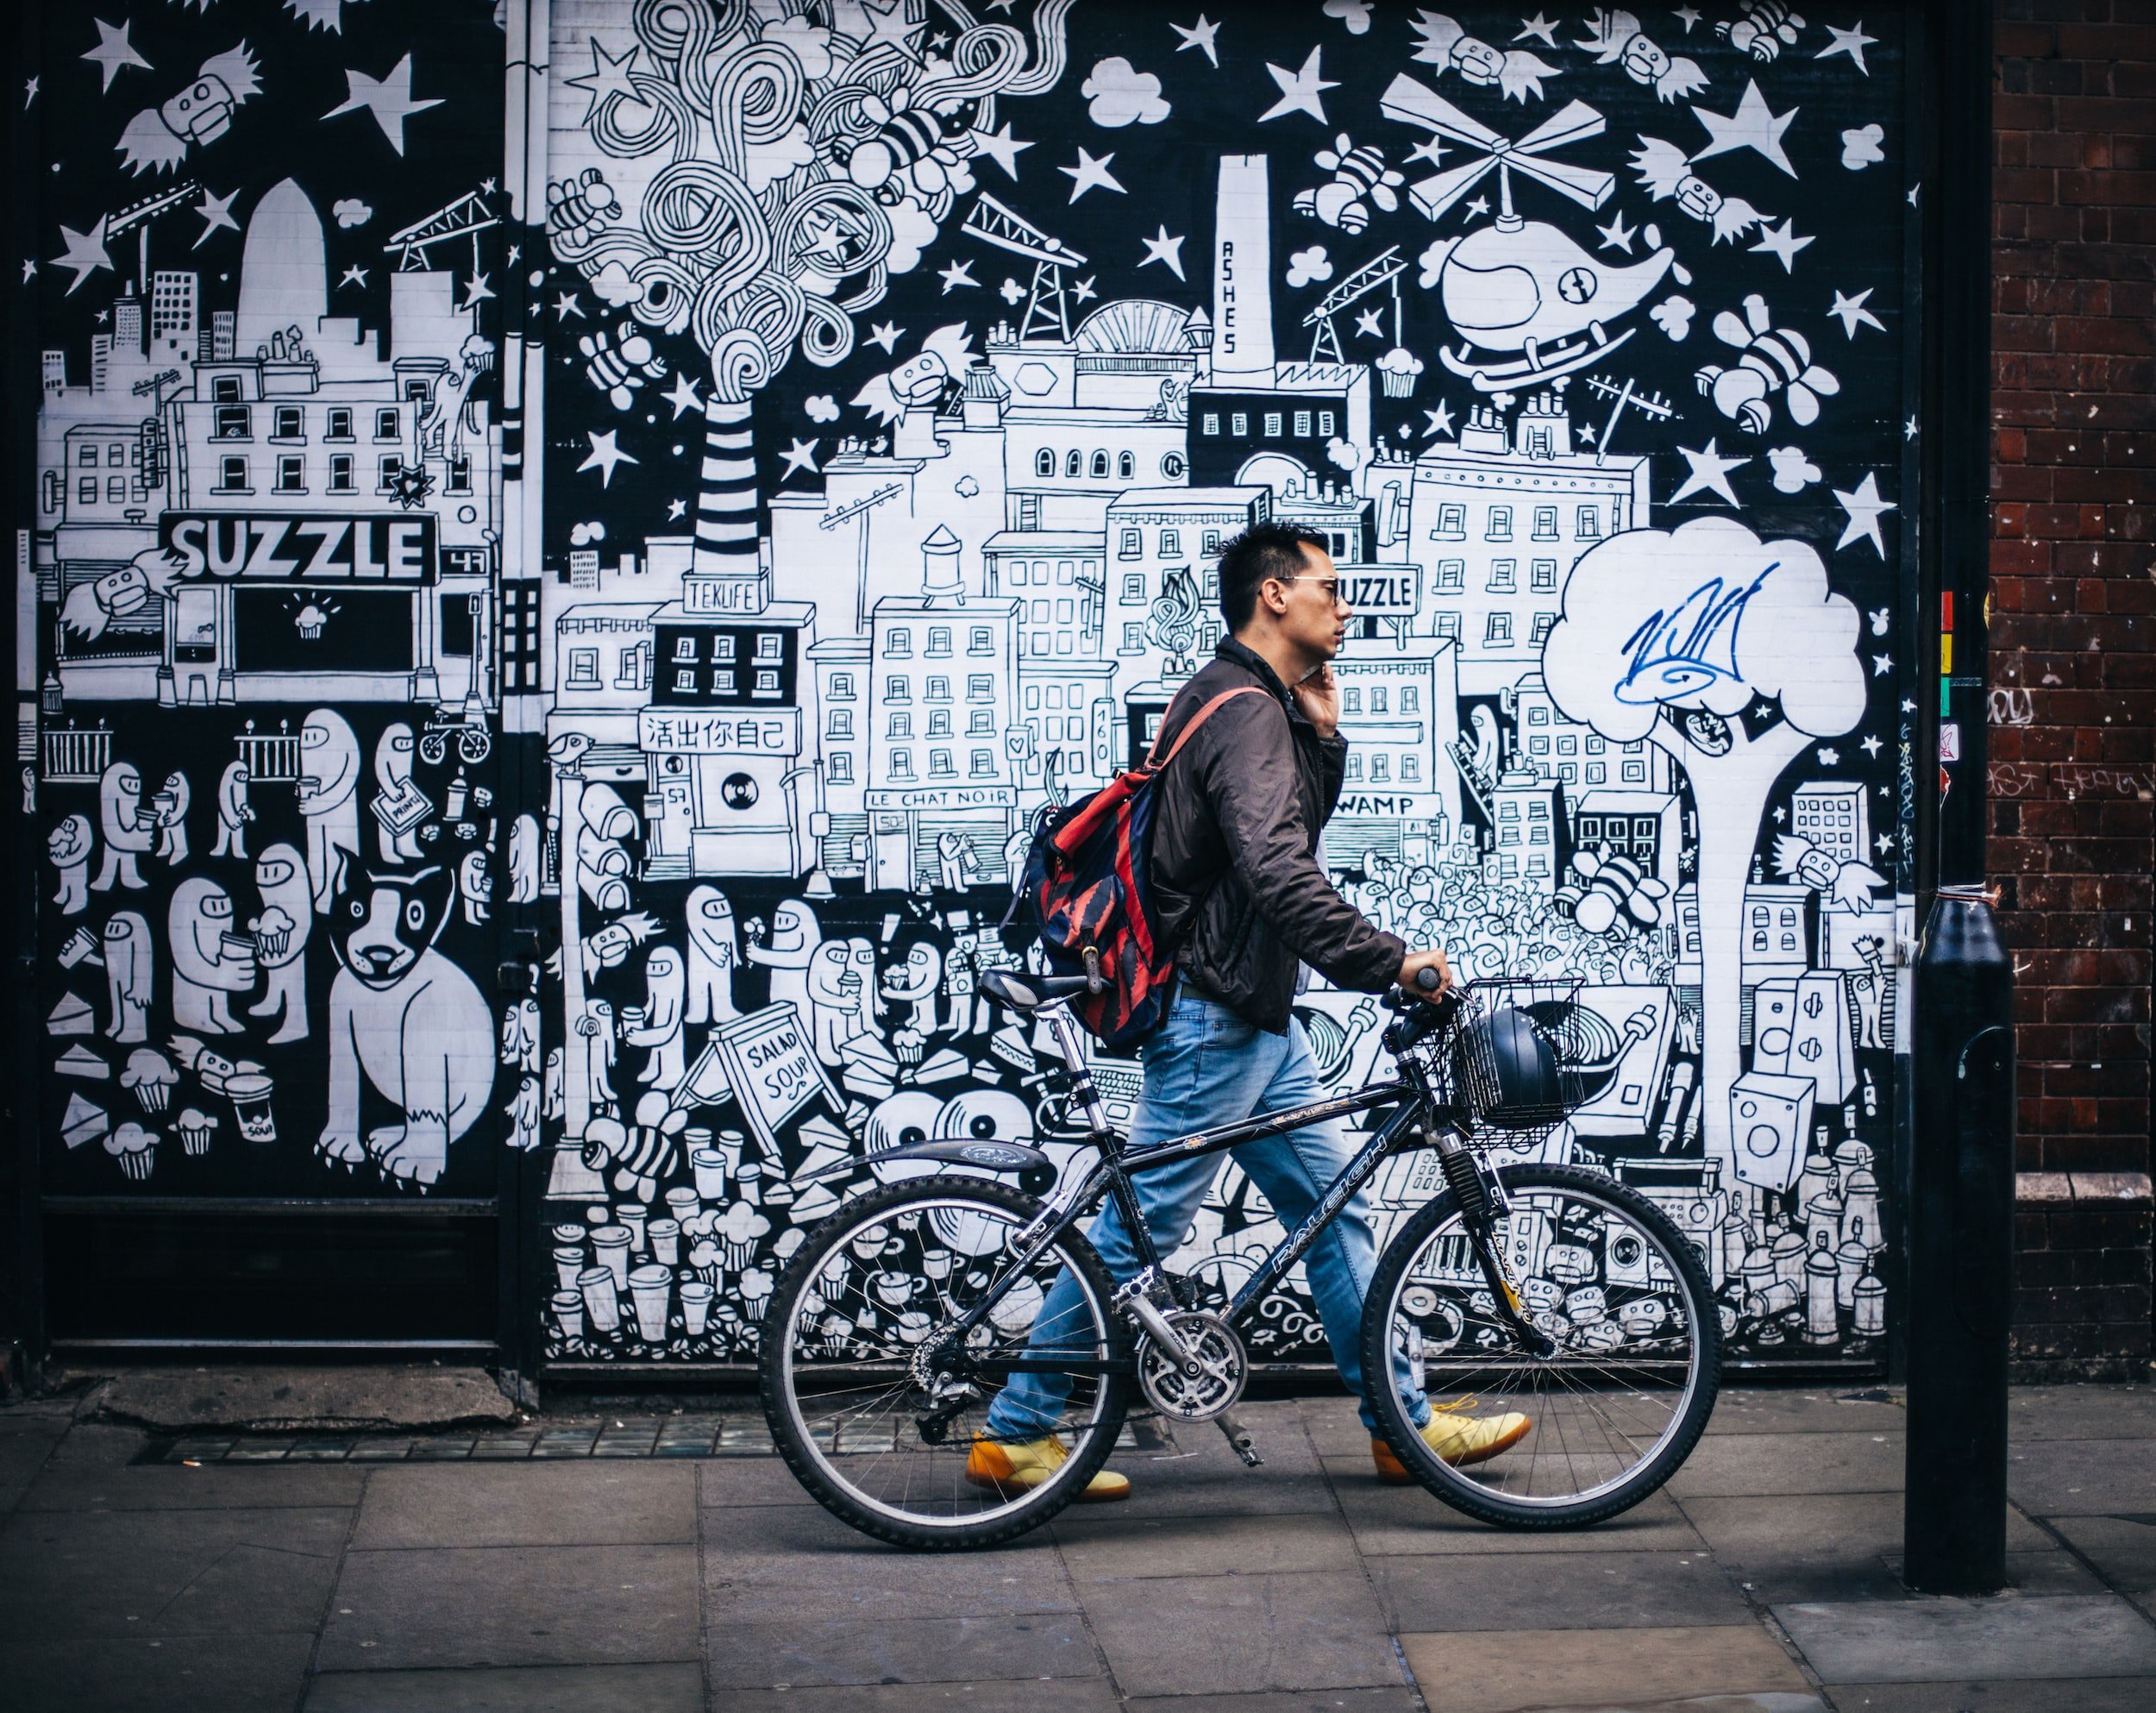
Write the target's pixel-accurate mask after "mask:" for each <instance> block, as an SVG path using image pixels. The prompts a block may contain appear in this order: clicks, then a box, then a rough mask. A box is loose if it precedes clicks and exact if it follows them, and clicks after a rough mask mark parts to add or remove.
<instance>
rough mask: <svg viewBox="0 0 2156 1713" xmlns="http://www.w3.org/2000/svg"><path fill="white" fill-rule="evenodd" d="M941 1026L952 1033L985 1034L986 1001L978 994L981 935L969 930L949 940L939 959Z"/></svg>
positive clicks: (988, 1009)
mask: <svg viewBox="0 0 2156 1713" xmlns="http://www.w3.org/2000/svg"><path fill="white" fill-rule="evenodd" d="M943 995H944V1000H943V1027H944V1029H945V1030H946V1031H948V1032H950V1033H951V1034H953V1035H956V1036H961V1037H963V1036H967V1035H975V1034H986V1033H987V1030H988V1026H989V1024H990V1021H991V1018H990V1010H991V1007H990V1006H989V1004H988V1001H987V1000H985V999H983V998H981V936H980V935H979V934H977V933H974V932H971V931H970V930H968V931H964V932H960V933H959V934H958V935H957V936H956V938H954V939H953V940H952V942H951V949H950V957H946V958H945V959H944V960H943Z"/></svg>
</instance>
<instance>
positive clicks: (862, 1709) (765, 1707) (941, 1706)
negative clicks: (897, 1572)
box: [708, 1678, 1421, 1713]
mask: <svg viewBox="0 0 2156 1713" xmlns="http://www.w3.org/2000/svg"><path fill="white" fill-rule="evenodd" d="M1126 1705H1128V1706H1131V1707H1135V1706H1137V1705H1138V1703H1135V1702H1133V1703H1128V1704H1126V1703H1125V1701H1124V1700H1123V1699H1122V1697H1119V1695H1117V1694H1116V1692H1115V1686H1114V1685H1112V1684H1111V1683H1110V1682H1109V1681H1108V1680H1107V1679H1106V1678H1035V1679H1033V1680H1032V1681H1031V1682H1027V1683H1017V1682H1008V1681H996V1680H993V1679H983V1680H982V1681H981V1682H978V1683H931V1684H865V1685H858V1686H849V1687H845V1688H836V1689H813V1688H787V1689H723V1690H719V1691H717V1692H716V1693H714V1694H713V1695H712V1697H711V1700H710V1702H709V1703H708V1706H709V1708H710V1710H711V1713H1009V1710H1011V1709H1013V1708H1019V1707H1022V1708H1024V1709H1025V1713H1123V1710H1124V1708H1125V1706H1126ZM1146 1705H1149V1706H1151V1705H1158V1704H1156V1703H1147V1704H1146ZM1370 1713H1391V1710H1390V1709H1389V1708H1388V1709H1383V1710H1378V1709H1372V1710H1370ZM1415 1713H1421V1709H1420V1707H1417V1709H1416V1710H1415Z"/></svg>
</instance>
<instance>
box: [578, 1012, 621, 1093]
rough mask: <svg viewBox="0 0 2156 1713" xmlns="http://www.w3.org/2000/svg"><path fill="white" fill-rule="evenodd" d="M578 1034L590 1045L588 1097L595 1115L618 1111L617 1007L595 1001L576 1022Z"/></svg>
mask: <svg viewBox="0 0 2156 1713" xmlns="http://www.w3.org/2000/svg"><path fill="white" fill-rule="evenodd" d="M576 1032H577V1033H578V1034H580V1035H581V1036H583V1037H584V1038H586V1040H588V1041H590V1042H591V1044H592V1045H591V1050H590V1051H588V1052H586V1054H585V1055H584V1067H585V1070H584V1083H585V1097H586V1099H587V1100H588V1101H590V1102H591V1106H592V1111H593V1112H595V1113H611V1112H612V1111H613V1110H614V1079H613V1070H614V1045H615V1037H614V1007H612V1006H611V1005H609V1004H608V1003H607V1002H606V1001H605V1000H593V1001H591V1002H590V1003H589V1004H588V1005H586V1007H584V1015H583V1016H581V1017H580V1018H578V1019H577V1020H576Z"/></svg>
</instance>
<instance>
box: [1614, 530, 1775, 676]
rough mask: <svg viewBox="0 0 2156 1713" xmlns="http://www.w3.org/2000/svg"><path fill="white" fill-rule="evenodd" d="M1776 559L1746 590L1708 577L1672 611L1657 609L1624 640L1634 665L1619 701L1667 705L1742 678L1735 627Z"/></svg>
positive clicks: (1627, 653) (1742, 620)
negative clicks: (1726, 586)
mask: <svg viewBox="0 0 2156 1713" xmlns="http://www.w3.org/2000/svg"><path fill="white" fill-rule="evenodd" d="M1780 565H1781V561H1779V560H1776V561H1775V562H1773V563H1772V564H1771V565H1769V566H1768V567H1767V568H1766V569H1765V570H1764V571H1762V572H1761V573H1760V574H1758V576H1757V577H1755V578H1753V579H1752V582H1751V584H1750V585H1749V586H1748V587H1744V588H1733V589H1731V590H1729V591H1728V592H1727V593H1723V590H1722V580H1721V579H1720V577H1709V578H1708V580H1706V581H1705V582H1703V583H1702V584H1701V585H1700V586H1699V587H1697V588H1695V589H1694V590H1693V591H1692V593H1690V594H1689V595H1687V596H1685V598H1684V599H1683V602H1682V603H1680V604H1679V606H1677V611H1676V612H1670V613H1664V612H1662V611H1661V610H1659V609H1657V610H1656V611H1655V612H1652V613H1651V614H1650V615H1649V616H1648V618H1647V621H1646V623H1645V624H1642V625H1641V626H1640V627H1639V629H1638V630H1637V631H1633V633H1632V635H1631V636H1629V637H1626V639H1625V652H1626V655H1627V656H1629V657H1630V659H1631V662H1632V664H1631V666H1630V667H1629V668H1627V669H1626V673H1625V675H1624V676H1623V677H1622V678H1620V679H1619V680H1618V681H1617V685H1616V694H1617V700H1619V701H1620V702H1633V703H1640V702H1667V701H1672V700H1676V699H1677V697H1680V696H1688V695H1690V694H1692V693H1694V692H1695V691H1699V690H1704V689H1706V688H1707V687H1708V686H1709V685H1712V684H1714V683H1715V682H1716V681H1719V680H1721V679H1725V678H1727V679H1731V680H1735V679H1739V678H1741V677H1742V676H1743V674H1742V673H1740V672H1739V671H1738V669H1737V629H1738V626H1739V625H1740V624H1743V623H1744V617H1745V603H1746V602H1748V601H1749V600H1750V599H1752V596H1754V595H1756V594H1758V593H1759V589H1760V586H1761V585H1762V584H1764V582H1765V581H1766V580H1767V579H1768V578H1769V577H1771V576H1772V575H1773V574H1774V573H1775V572H1776V570H1777V568H1779V567H1780Z"/></svg>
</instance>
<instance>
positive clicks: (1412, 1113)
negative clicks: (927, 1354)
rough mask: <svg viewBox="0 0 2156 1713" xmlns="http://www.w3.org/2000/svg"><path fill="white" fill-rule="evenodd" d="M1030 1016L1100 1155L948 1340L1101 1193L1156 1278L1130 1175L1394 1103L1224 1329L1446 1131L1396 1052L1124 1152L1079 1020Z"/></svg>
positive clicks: (1143, 1274)
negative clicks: (1342, 1080) (1260, 1108)
mask: <svg viewBox="0 0 2156 1713" xmlns="http://www.w3.org/2000/svg"><path fill="white" fill-rule="evenodd" d="M1037 1015H1038V1016H1039V1017H1041V1018H1042V1019H1043V1020H1045V1021H1046V1022H1047V1023H1048V1024H1049V1026H1050V1028H1051V1029H1052V1030H1053V1031H1054V1032H1055V1036H1056V1046H1057V1048H1058V1050H1059V1051H1060V1052H1061V1054H1062V1059H1063V1063H1064V1064H1066V1065H1067V1066H1069V1068H1070V1073H1071V1076H1072V1079H1073V1082H1072V1091H1071V1092H1072V1095H1073V1096H1074V1098H1075V1101H1077V1102H1078V1103H1079V1104H1080V1105H1081V1107H1082V1108H1083V1109H1084V1111H1085V1114H1086V1119H1087V1126H1088V1134H1087V1141H1088V1142H1089V1143H1090V1144H1091V1145H1093V1147H1094V1150H1095V1151H1097V1152H1098V1153H1099V1155H1100V1159H1099V1160H1098V1161H1097V1162H1096V1163H1095V1164H1094V1167H1093V1169H1092V1170H1090V1171H1088V1172H1087V1174H1086V1175H1085V1176H1084V1177H1082V1178H1080V1179H1077V1180H1075V1181H1074V1182H1073V1183H1070V1184H1069V1185H1066V1186H1065V1187H1064V1188H1062V1189H1057V1190H1056V1191H1055V1192H1054V1193H1053V1194H1052V1195H1050V1197H1049V1198H1048V1201H1047V1202H1046V1204H1045V1205H1044V1207H1043V1208H1042V1209H1041V1211H1040V1213H1039V1214H1037V1215H1036V1216H1035V1218H1034V1219H1033V1220H1032V1221H1031V1223H1030V1224H1028V1225H1027V1226H1025V1227H1024V1228H1023V1229H1022V1230H1020V1231H1019V1232H1018V1235H1017V1237H1016V1238H1015V1239H1013V1246H1014V1247H1015V1249H1016V1250H1017V1251H1018V1258H1017V1260H1016V1262H1015V1263H1014V1264H1012V1266H1011V1267H1010V1268H1009V1269H1008V1271H1006V1274H1005V1277H1004V1278H1003V1279H1002V1281H1000V1283H997V1284H996V1285H995V1286H993V1288H991V1289H990V1290H989V1291H988V1292H987V1295H986V1296H983V1297H982V1298H981V1301H980V1302H976V1303H975V1304H974V1305H973V1306H972V1307H971V1308H968V1310H967V1311H966V1313H965V1314H964V1315H962V1316H960V1317H959V1319H958V1321H956V1323H955V1324H954V1325H953V1327H952V1328H951V1331H950V1335H949V1336H950V1339H951V1340H953V1341H954V1342H956V1341H958V1340H963V1339H964V1338H965V1336H966V1334H967V1333H969V1332H971V1331H972V1330H973V1328H974V1327H976V1326H977V1325H979V1324H980V1323H981V1321H982V1320H983V1319H985V1318H986V1316H987V1314H988V1312H989V1311H990V1309H992V1308H993V1307H994V1306H995V1304H996V1302H998V1301H999V1300H1000V1298H1001V1296H1003V1293H1004V1292H1005V1291H1006V1290H1007V1289H1010V1287H1011V1285H1012V1283H1014V1282H1015V1281H1016V1280H1017V1279H1018V1278H1019V1277H1022V1276H1023V1275H1024V1274H1025V1270H1026V1269H1027V1268H1029V1267H1030V1266H1031V1265H1032V1264H1033V1263H1034V1262H1035V1261H1036V1260H1037V1259H1038V1258H1040V1256H1041V1255H1042V1254H1043V1253H1044V1252H1046V1250H1047V1249H1048V1247H1049V1246H1050V1244H1052V1243H1053V1242H1054V1241H1055V1240H1056V1239H1057V1238H1058V1237H1060V1236H1061V1235H1062V1233H1064V1232H1066V1231H1068V1230H1069V1229H1070V1228H1071V1227H1073V1226H1074V1225H1075V1224H1076V1223H1077V1222H1078V1220H1080V1219H1081V1218H1082V1217H1083V1216H1084V1214H1085V1213H1086V1212H1087V1210H1088V1209H1090V1208H1094V1206H1096V1205H1097V1204H1098V1203H1099V1202H1100V1197H1101V1193H1102V1191H1103V1190H1106V1192H1107V1194H1108V1195H1110V1196H1112V1198H1113V1200H1114V1202H1115V1204H1116V1206H1117V1207H1118V1208H1119V1209H1121V1211H1122V1214H1123V1220H1124V1223H1125V1226H1126V1227H1129V1230H1130V1234H1131V1242H1132V1244H1133V1245H1134V1246H1136V1248H1137V1250H1138V1256H1139V1258H1140V1261H1141V1263H1142V1264H1141V1266H1140V1268H1139V1270H1138V1274H1137V1276H1136V1277H1137V1278H1138V1279H1139V1280H1148V1279H1151V1278H1155V1277H1158V1274H1159V1271H1160V1266H1161V1263H1162V1260H1163V1256H1162V1254H1161V1252H1160V1246H1159V1245H1158V1244H1157V1243H1156V1241H1155V1240H1154V1238H1153V1232H1152V1227H1150V1225H1149V1224H1148V1223H1147V1222H1146V1220H1145V1216H1144V1213H1143V1211H1142V1210H1141V1209H1140V1208H1139V1207H1138V1195H1137V1193H1136V1191H1135V1190H1134V1189H1132V1188H1131V1179H1132V1178H1133V1177H1137V1176H1138V1175H1140V1174H1142V1173H1144V1172H1146V1171H1148V1170H1151V1169H1153V1168H1154V1167H1156V1166H1162V1165H1165V1164H1168V1163H1169V1161H1171V1160H1187V1159H1192V1158H1203V1157H1204V1156H1206V1155H1208V1154H1218V1153H1223V1152H1225V1151H1227V1150H1228V1149H1231V1148H1234V1147H1238V1146H1239V1145H1242V1144H1243V1143H1245V1142H1255V1141H1257V1140H1259V1139H1262V1138H1264V1137H1268V1136H1282V1135H1285V1134H1287V1133H1288V1132H1289V1131H1291V1130H1300V1129H1301V1128H1303V1126H1306V1125H1311V1124H1320V1123H1323V1122H1325V1121H1326V1120H1328V1119H1335V1118H1343V1117H1345V1116H1346V1115H1348V1114H1351V1113H1358V1112H1368V1111H1369V1110H1371V1109H1372V1108H1374V1107H1382V1106H1386V1105H1390V1104H1393V1103H1395V1102H1396V1103H1397V1104H1398V1108H1399V1109H1398V1110H1397V1111H1396V1112H1395V1113H1394V1114H1393V1115H1392V1116H1391V1117H1390V1118H1388V1120H1385V1122H1384V1123H1383V1124H1382V1126H1380V1127H1379V1128H1378V1130H1377V1131H1376V1133H1375V1134H1373V1135H1372V1136H1371V1138H1370V1139H1369V1141H1368V1142H1366V1143H1364V1144H1363V1147H1362V1148H1361V1149H1360V1150H1359V1151H1357V1153H1356V1155H1355V1156H1354V1158H1352V1159H1351V1160H1350V1161H1349V1162H1348V1163H1347V1164H1346V1165H1345V1166H1344V1167H1343V1168H1342V1169H1341V1170H1340V1173H1339V1175H1338V1177H1335V1178H1334V1179H1333V1180H1332V1183H1329V1184H1327V1185H1326V1188H1325V1189H1324V1190H1323V1191H1322V1192H1320V1194H1319V1196H1318V1200H1317V1203H1316V1205H1315V1206H1314V1207H1313V1208H1311V1210H1310V1212H1309V1214H1307V1216H1305V1218H1304V1219H1303V1220H1302V1221H1301V1223H1300V1224H1299V1225H1298V1226H1296V1227H1295V1228H1294V1230H1293V1231H1291V1232H1289V1233H1288V1234H1287V1235H1286V1236H1285V1237H1283V1238H1282V1239H1281V1240H1280V1242H1279V1243H1278V1244H1276V1245H1275V1246H1274V1247H1273V1249H1272V1252H1270V1253H1269V1254H1268V1255H1267V1256H1266V1258H1265V1259H1264V1261H1263V1263H1262V1264H1260V1265H1259V1267H1258V1269H1257V1271H1256V1272H1254V1273H1253V1274H1252V1275H1251V1276H1250V1279H1249V1280H1248V1281H1247V1282H1246V1283H1244V1286H1243V1288H1242V1289H1240V1290H1239V1291H1238V1292H1237V1293H1236V1295H1235V1298H1234V1301H1233V1302H1231V1303H1230V1304H1229V1305H1228V1308H1227V1312H1226V1315H1225V1319H1226V1320H1227V1321H1228V1323H1229V1324H1230V1325H1231V1326H1234V1325H1238V1324H1239V1323H1240V1322H1241V1321H1242V1320H1243V1318H1244V1316H1245V1315H1248V1314H1249V1313H1250V1310H1251V1309H1252V1308H1255V1307H1256V1306H1257V1303H1258V1302H1260V1301H1262V1300H1263V1298H1264V1296H1266V1295H1267V1293H1269V1291H1271V1290H1272V1289H1273V1288H1274V1287H1275V1285H1277V1284H1278V1283H1280V1282H1281V1280H1282V1279H1283V1278H1284V1277H1287V1274H1288V1270H1289V1269H1290V1268H1292V1267H1293V1266H1294V1264H1295V1263H1296V1262H1298V1261H1300V1259H1301V1258H1303V1255H1304V1253H1305V1252H1307V1250H1308V1249H1309V1247H1310V1246H1311V1245H1312V1244H1313V1243H1314V1242H1316V1241H1317V1238H1318V1233H1319V1232H1321V1231H1323V1230H1324V1229H1325V1227H1326V1226H1327V1225H1329V1224H1330V1223H1331V1222H1332V1220H1333V1218H1334V1217H1335V1215H1337V1214H1338V1213H1339V1211H1340V1209H1341V1208H1343V1207H1344V1206H1345V1205H1346V1204H1347V1202H1349V1200H1350V1199H1351V1197H1353V1196H1354V1195H1355V1194H1356V1193H1357V1191H1358V1190H1360V1189H1362V1188H1363V1185H1364V1184H1366V1183H1369V1181H1370V1179H1371V1178H1372V1177H1374V1176H1376V1171H1377V1169H1378V1167H1379V1166H1381V1165H1382V1164H1384V1163H1385V1161H1386V1160H1387V1159H1388V1158H1389V1157H1391V1156H1392V1155H1394V1154H1396V1153H1405V1152H1407V1151H1410V1150H1411V1149H1413V1148H1420V1147H1426V1146H1429V1145H1432V1144H1433V1143H1434V1142H1435V1141H1436V1139H1437V1136H1436V1130H1437V1128H1438V1127H1450V1126H1445V1119H1446V1117H1447V1114H1446V1113H1445V1111H1444V1110H1443V1109H1442V1108H1440V1107H1438V1106H1437V1105H1436V1103H1435V1102H1433V1101H1432V1099H1431V1098H1430V1092H1429V1088H1428V1084H1427V1082H1426V1080H1425V1079H1424V1077H1423V1076H1422V1072H1421V1068H1420V1065H1419V1064H1417V1063H1416V1062H1415V1061H1414V1060H1413V1059H1412V1058H1410V1057H1406V1056H1404V1055H1403V1056H1402V1057H1401V1058H1400V1059H1399V1061H1398V1062H1399V1064H1400V1067H1401V1071H1402V1072H1403V1075H1402V1076H1401V1077H1400V1078H1397V1079H1395V1080H1392V1081H1388V1082H1372V1083H1369V1084H1367V1085H1366V1086H1364V1087H1363V1088H1361V1089H1357V1090H1356V1091H1355V1092H1354V1093H1352V1094H1349V1095H1334V1096H1333V1097H1332V1098H1331V1099H1329V1100H1324V1101H1313V1102H1312V1103H1311V1104H1310V1105H1308V1106H1304V1107H1290V1108H1289V1109H1288V1110H1287V1111H1285V1112H1276V1113H1268V1114H1264V1115H1263V1117H1260V1118H1252V1119H1245V1120H1242V1121H1241V1122H1239V1123H1236V1124H1225V1125H1220V1126H1217V1127H1215V1128H1213V1129H1211V1130H1200V1131H1196V1132H1194V1133H1192V1134H1190V1135H1188V1136H1182V1137H1177V1138H1175V1139H1174V1140H1172V1141H1168V1142H1162V1143H1158V1144H1156V1145H1153V1146H1151V1147H1147V1148H1138V1149H1130V1148H1127V1147H1125V1146H1124V1145H1122V1144H1123V1139H1122V1138H1121V1137H1120V1136H1119V1135H1118V1134H1117V1133H1116V1132H1115V1130H1114V1129H1113V1128H1112V1126H1110V1125H1109V1123H1108V1121H1107V1114H1106V1111H1105V1110H1104V1109H1103V1108H1102V1107H1101V1104H1100V1092H1099V1090H1098V1089H1095V1088H1094V1082H1093V1076H1092V1073H1091V1072H1090V1071H1089V1070H1087V1066H1086V1059H1085V1053H1084V1050H1083V1047H1082V1045H1081V1042H1080V1040H1079V1037H1078V1030H1077V1026H1076V1025H1075V1022H1074V1021H1073V1020H1072V1018H1071V1015H1070V1012H1069V1007H1068V1006H1066V1005H1063V1004H1061V1003H1057V1004H1055V1005H1050V1006H1044V1007H1042V1008H1041V1009H1040V1011H1039V1012H1038V1013H1037ZM1419 1120H1428V1123H1427V1124H1425V1123H1422V1122H1419ZM1000 1365H1001V1366H1004V1367H1006V1368H1009V1369H1010V1370H1012V1371H1024V1370H1025V1369H1028V1368H1033V1367H1041V1368H1053V1369H1055V1370H1056V1371H1060V1372H1065V1373H1069V1372H1072V1371H1077V1370H1082V1369H1083V1368H1085V1367H1087V1366H1088V1365H1087V1364H1084V1363H1082V1362H1081V1363H1077V1364H1075V1365H1074V1363H1072V1362H1071V1361H1069V1360H1064V1359H1055V1360H1047V1359H1032V1358H1025V1357H1019V1358H1014V1359H1010V1360H1006V1362H1004V1363H1002V1364H1000Z"/></svg>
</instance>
